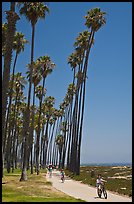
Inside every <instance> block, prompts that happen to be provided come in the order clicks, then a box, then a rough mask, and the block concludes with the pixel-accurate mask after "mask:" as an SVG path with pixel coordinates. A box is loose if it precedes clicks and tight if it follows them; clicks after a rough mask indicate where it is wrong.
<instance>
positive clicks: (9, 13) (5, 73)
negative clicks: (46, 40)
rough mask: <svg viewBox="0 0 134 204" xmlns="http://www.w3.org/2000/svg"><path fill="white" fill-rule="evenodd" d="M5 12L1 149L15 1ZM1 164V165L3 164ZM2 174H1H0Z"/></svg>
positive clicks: (15, 16)
mask: <svg viewBox="0 0 134 204" xmlns="http://www.w3.org/2000/svg"><path fill="white" fill-rule="evenodd" d="M6 14H7V17H6V18H7V35H6V41H5V53H4V69H3V80H2V133H3V134H2V149H3V140H4V136H5V134H4V128H5V116H6V106H7V91H8V86H9V78H10V66H11V60H12V49H13V40H14V34H15V30H16V22H17V20H19V16H18V15H17V14H16V13H15V2H11V6H10V11H6ZM2 154H3V155H2V156H3V160H2V161H3V165H4V153H3V150H2ZM3 165H2V166H3ZM2 175H3V174H2Z"/></svg>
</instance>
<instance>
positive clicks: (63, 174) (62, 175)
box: [61, 169, 65, 181]
mask: <svg viewBox="0 0 134 204" xmlns="http://www.w3.org/2000/svg"><path fill="white" fill-rule="evenodd" d="M64 177H65V172H64V169H62V170H61V180H62V181H63V180H64Z"/></svg>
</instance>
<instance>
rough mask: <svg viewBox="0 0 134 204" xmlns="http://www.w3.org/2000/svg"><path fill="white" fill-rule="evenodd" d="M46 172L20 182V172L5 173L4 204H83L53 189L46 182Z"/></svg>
mask: <svg viewBox="0 0 134 204" xmlns="http://www.w3.org/2000/svg"><path fill="white" fill-rule="evenodd" d="M45 174H46V173H45V172H43V170H42V172H41V173H40V175H38V176H37V175H36V173H34V174H33V175H30V173H29V172H28V180H27V181H25V182H24V181H22V182H20V181H19V179H20V170H15V172H14V173H10V174H7V173H6V172H5V173H4V177H3V179H2V202H81V200H79V199H74V198H72V197H70V196H68V195H66V194H64V193H62V192H60V191H58V190H56V189H54V188H53V187H52V184H51V182H48V181H46V178H45Z"/></svg>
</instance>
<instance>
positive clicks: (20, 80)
mask: <svg viewBox="0 0 134 204" xmlns="http://www.w3.org/2000/svg"><path fill="white" fill-rule="evenodd" d="M11 82H12V77H11ZM9 84H10V83H9ZM11 84H12V83H11ZM25 84H26V81H25V78H24V77H23V76H22V75H21V73H20V72H18V73H17V74H16V75H14V84H13V87H12V89H13V93H14V104H12V109H11V110H12V112H11V114H10V118H9V123H8V131H7V133H6V134H7V141H5V143H7V148H6V153H7V154H6V155H7V157H6V162H7V171H8V172H10V164H11V159H10V158H11V149H12V143H13V145H14V142H15V140H16V128H15V124H16V118H17V115H18V114H19V106H20V103H21V101H23V100H24V94H23V89H24V87H25V86H24V85H25ZM9 93H10V91H9ZM14 130H15V131H14ZM13 131H14V132H13ZM11 133H12V134H11ZM11 135H12V136H11ZM12 140H13V141H12Z"/></svg>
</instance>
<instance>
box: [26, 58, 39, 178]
mask: <svg viewBox="0 0 134 204" xmlns="http://www.w3.org/2000/svg"><path fill="white" fill-rule="evenodd" d="M28 69H29V70H28V71H27V72H26V73H27V78H28V79H29V80H30V65H28ZM41 79H42V76H41V73H40V66H39V64H38V62H37V61H35V62H33V73H32V83H33V86H34V90H33V105H32V107H31V110H32V112H31V119H32V122H31V126H30V132H29V139H28V144H29V150H28V154H31V174H33V161H32V160H33V133H34V118H35V117H34V114H35V91H36V87H37V85H38V84H39V83H40V81H41Z"/></svg>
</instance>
